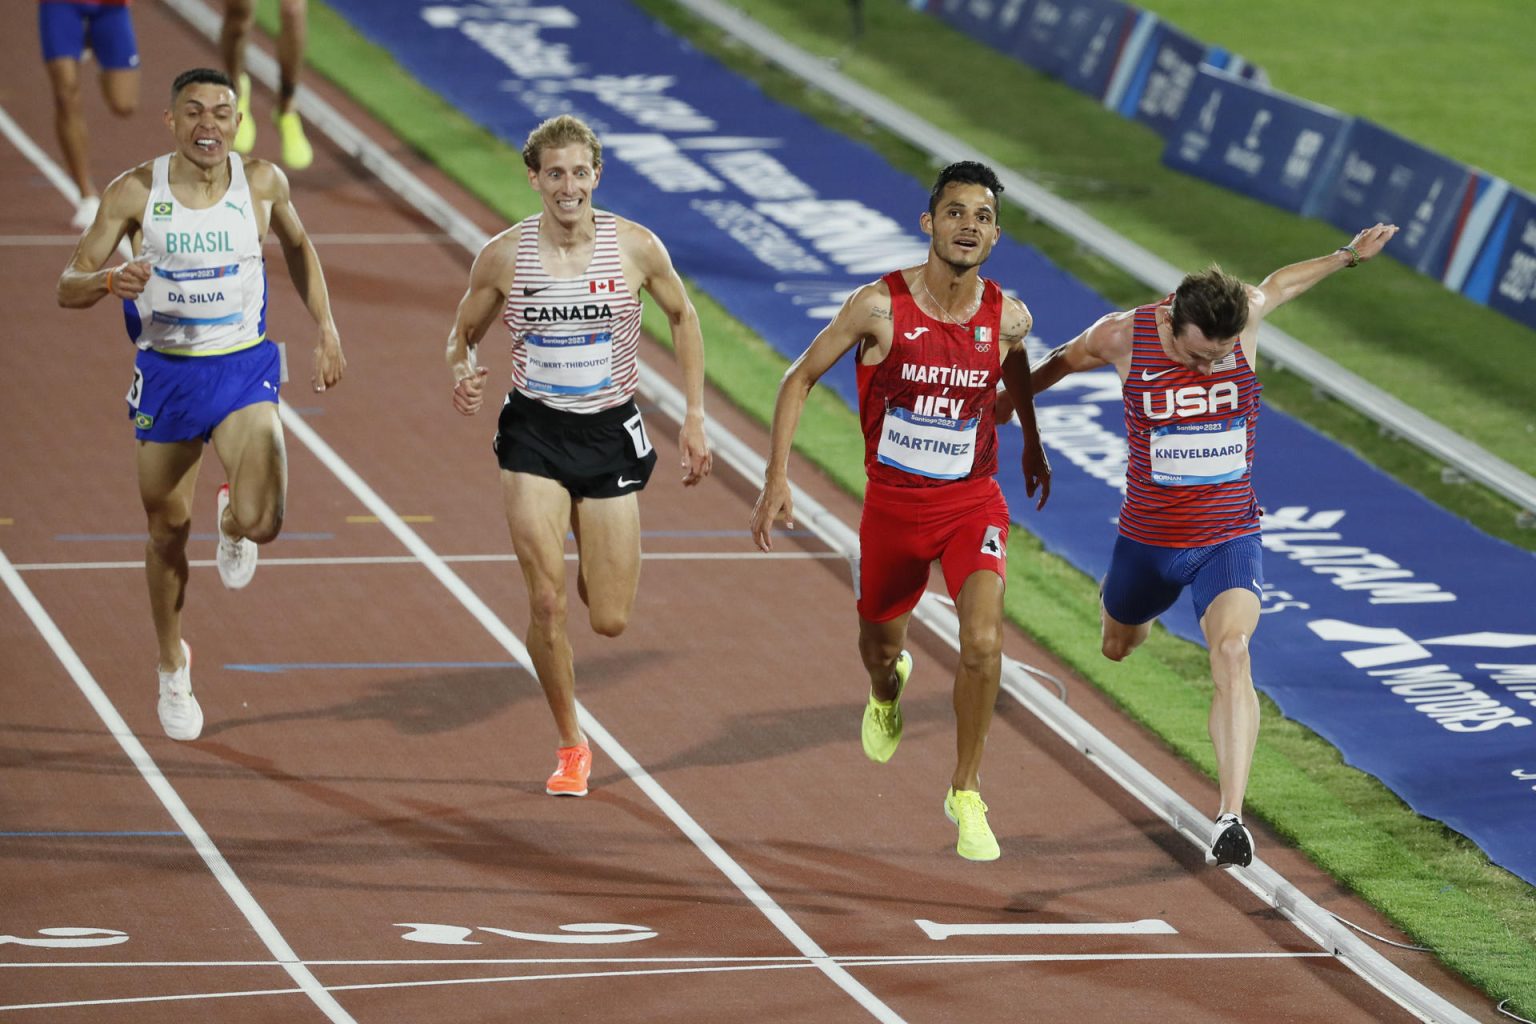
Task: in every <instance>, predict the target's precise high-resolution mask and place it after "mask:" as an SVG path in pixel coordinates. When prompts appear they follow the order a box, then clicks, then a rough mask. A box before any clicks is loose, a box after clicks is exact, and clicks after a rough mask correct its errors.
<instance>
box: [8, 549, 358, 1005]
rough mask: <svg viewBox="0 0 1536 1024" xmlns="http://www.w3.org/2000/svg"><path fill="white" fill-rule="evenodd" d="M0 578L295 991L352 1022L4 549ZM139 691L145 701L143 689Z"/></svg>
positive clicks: (146, 693)
mask: <svg viewBox="0 0 1536 1024" xmlns="http://www.w3.org/2000/svg"><path fill="white" fill-rule="evenodd" d="M0 579H3V580H4V581H5V585H6V587H7V588H8V589H9V590H10V592H11V595H12V596H13V597H15V598H16V603H17V604H19V605H20V606H21V609H22V611H24V612H26V614H27V617H28V618H29V619H31V620H32V625H33V626H34V627H35V628H36V629H37V631H38V633H39V635H41V636H42V638H43V639H44V641H46V642H47V644H48V646H49V647H50V648H51V649H52V650H53V653H54V656H55V657H57V658H58V659H59V663H60V664H61V665H63V666H64V670H65V671H66V672H68V673H69V677H70V678H71V679H73V680H74V682H75V685H76V686H77V687H79V688H80V692H81V693H82V694H84V695H85V699H86V700H87V701H88V702H89V703H90V705H91V707H92V708H93V709H95V711H96V714H97V715H98V716H100V718H101V720H102V722H103V723H104V724H105V725H106V727H107V731H108V732H109V733H111V734H112V738H113V739H115V740H117V743H118V746H120V747H122V748H123V753H125V754H127V755H128V760H130V761H132V762H133V766H134V767H135V768H137V769H138V771H139V774H140V775H141V776H143V778H144V781H145V782H146V783H148V784H149V788H150V790H151V791H152V792H153V793H154V794H155V796H156V797H158V798H159V800H160V803H161V804H162V805H164V807H165V809H166V811H168V812H169V813H170V815H171V819H172V820H173V821H175V822H176V827H177V828H179V829H181V831H182V832H183V833H185V835H186V837H187V840H188V841H189V842H190V843H191V844H192V848H193V849H194V850H196V851H197V854H198V856H200V857H201V858H202V859H203V863H204V864H206V865H207V866H208V870H209V871H211V872H212V873H213V877H214V879H215V880H217V881H218V883H219V885H220V886H221V887H222V888H223V889H224V891H225V893H227V894H228V895H229V898H230V899H231V900H232V901H234V904H235V906H236V907H238V908H239V909H240V913H242V914H243V915H245V919H246V920H247V921H248V922H250V925H251V928H252V930H254V931H255V932H256V934H257V935H258V936H259V937H260V938H261V941H262V944H263V945H264V946H266V947H267V949H268V951H270V952H271V954H272V957H273V959H274V960H275V961H276V962H277V964H278V965H279V966H281V967H282V968H283V970H285V971H287V972H288V976H289V977H290V978H292V979H293V980H294V982H295V984H297V985H298V987H299V991H301V992H303V993H304V994H305V995H307V996H308V997H309V998H310V999H311V1000H312V1001H313V1002H314V1003H315V1005H316V1006H318V1007H319V1008H320V1009H321V1010H322V1011H323V1012H324V1013H325V1015H326V1016H327V1017H329V1018H330V1019H331V1020H332V1021H333V1022H335V1024H353V1021H352V1018H351V1017H350V1016H349V1015H348V1014H347V1012H346V1011H345V1010H343V1009H342V1008H341V1005H340V1004H339V1003H337V1002H336V1000H335V999H334V998H333V997H332V996H331V995H330V993H328V992H327V991H326V990H325V988H324V986H322V985H321V984H320V982H319V980H318V979H317V978H316V977H315V976H314V975H313V974H311V973H310V971H309V968H308V967H306V966H304V964H303V963H302V962H301V961H300V960H299V958H298V956H297V954H295V953H294V951H293V949H292V948H291V947H289V945H288V942H287V940H286V939H284V938H283V936H282V933H280V932H279V931H278V930H277V926H276V925H275V924H273V923H272V919H271V918H269V917H268V916H267V913H266V911H264V910H262V909H261V905H260V904H259V903H257V902H256V898H255V897H254V896H252V895H251V892H250V890H249V889H247V888H246V887H245V883H244V882H242V881H240V879H239V878H238V877H237V876H236V875H235V872H234V869H233V868H231V867H230V866H229V862H228V861H226V860H225V859H224V855H223V854H222V853H220V852H219V849H218V847H216V846H214V844H213V840H212V839H211V838H209V836H208V833H207V832H205V831H203V826H202V824H201V823H199V822H198V820H197V818H196V817H194V816H193V814H192V812H191V810H189V809H188V808H187V805H186V804H185V803H183V802H182V799H181V797H180V796H179V795H178V794H177V792H176V790H175V787H173V786H172V785H171V784H170V782H169V781H168V780H167V779H166V778H165V776H164V775H163V774H162V773H161V771H160V766H159V765H157V764H156V763H155V761H154V759H153V758H152V757H150V756H149V751H147V750H145V749H144V745H143V744H142V743H140V742H139V738H138V737H137V736H135V735H134V734H133V730H131V729H129V728H128V723H127V722H125V721H123V717H122V715H120V714H118V712H117V708H115V707H113V706H112V701H111V700H110V699H109V698H108V697H107V695H106V693H105V692H103V691H102V689H101V686H100V685H99V684H98V683H97V682H96V680H95V678H94V677H92V675H91V673H90V670H89V669H87V668H86V667H85V663H84V662H82V661H81V660H80V656H79V655H77V654H76V653H75V650H74V648H73V647H71V646H70V644H69V641H68V640H66V639H65V638H64V634H63V633H62V632H61V631H60V630H59V627H58V626H57V625H55V624H54V621H53V619H52V618H51V617H50V616H49V615H48V612H47V611H46V610H44V608H43V606H42V604H41V603H40V602H39V601H38V600H37V598H36V597H35V596H34V595H33V593H32V591H31V590H30V589H29V588H28V587H27V585H26V583H25V582H23V580H22V578H21V574H20V573H18V572H17V571H16V570H15V568H14V567H13V566H12V565H11V560H10V559H9V558H7V557H6V555H5V552H4V551H0ZM144 693H145V697H146V699H148V694H149V689H148V687H147V686H146V688H145V690H144Z"/></svg>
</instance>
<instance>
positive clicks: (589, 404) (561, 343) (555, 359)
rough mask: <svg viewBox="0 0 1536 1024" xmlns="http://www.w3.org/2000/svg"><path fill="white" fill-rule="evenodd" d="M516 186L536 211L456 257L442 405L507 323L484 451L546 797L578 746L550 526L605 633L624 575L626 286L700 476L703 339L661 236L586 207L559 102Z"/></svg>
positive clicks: (582, 789) (630, 548)
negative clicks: (658, 320)
mask: <svg viewBox="0 0 1536 1024" xmlns="http://www.w3.org/2000/svg"><path fill="white" fill-rule="evenodd" d="M523 163H524V164H525V165H526V166H527V169H528V184H529V185H530V186H531V187H532V188H533V189H534V191H535V192H537V193H538V194H539V196H540V198H541V199H542V201H543V210H542V211H541V212H540V213H538V214H537V215H535V216H533V217H529V218H528V219H526V220H524V221H521V222H519V223H517V224H515V225H513V226H512V227H510V228H508V229H507V230H506V231H503V232H502V233H501V234H499V235H497V236H496V237H495V238H493V239H491V240H490V241H489V242H487V243H486V245H485V247H484V248H483V249H481V250H480V254H479V255H478V256H477V257H476V258H475V265H474V267H473V268H472V269H471V270H470V277H469V287H468V289H467V290H466V292H465V293H464V298H463V299H462V300H461V301H460V302H459V309H458V314H457V316H456V317H455V319H454V324H453V328H452V330H451V331H450V332H449V335H448V350H447V360H448V368H449V370H450V371H451V372H452V374H453V382H454V383H453V407H454V408H455V409H457V410H458V411H459V412H460V413H461V414H463V415H466V416H473V415H474V414H475V413H476V412H478V411H479V410H480V407H481V405H482V404H484V398H485V380H486V376H487V374H488V373H489V371H488V369H487V368H485V367H483V366H480V365H479V363H478V361H477V359H476V356H475V353H476V351H477V347H478V346H479V344H480V341H481V339H483V338H484V337H485V334H486V331H487V330H489V329H490V326H491V324H492V323H493V322H494V321H495V320H496V318H497V317H498V316H500V318H501V320H502V322H503V323H505V324H506V326H507V329H508V330H509V331H511V333H512V350H511V355H512V367H511V371H512V373H511V383H512V388H511V390H510V391H509V392H508V393H507V396H506V399H505V401H504V402H503V403H502V407H501V414H500V417H499V419H498V421H497V430H496V437H495V440H494V442H493V448H494V450H495V452H496V459H497V462H498V464H499V465H500V466H501V478H502V495H503V500H504V505H505V509H506V515H507V526H508V528H509V529H510V530H511V533H512V546H513V549H514V550H515V551H516V552H517V558H518V565H519V567H520V568H521V569H522V572H523V581H524V583H525V585H526V586H527V588H528V596H529V605H530V608H531V621H530V623H529V626H528V636H527V640H526V643H527V646H528V653H529V655H530V656H531V657H532V659H533V664H534V668H535V670H536V671H537V673H538V677H539V683H540V685H541V686H543V688H544V696H545V699H546V700H547V701H548V703H549V708H550V711H551V712H552V713H553V714H554V718H555V731H556V733H557V734H558V739H559V743H558V747H557V749H556V752H555V761H556V766H555V771H554V774H552V775H551V776H550V777H549V779H548V781H547V782H546V783H545V786H544V788H545V792H547V793H549V794H550V795H551V796H585V795H586V793H587V778H588V775H589V774H590V772H591V767H592V751H591V748H590V746H589V745H588V743H587V738H586V736H585V735H584V734H583V732H582V730H581V725H580V723H579V721H578V720H577V713H576V680H575V667H574V664H573V661H572V657H571V645H570V641H569V640H568V638H567V634H566V632H565V629H566V626H565V621H566V615H565V607H566V592H565V536H566V532H567V531H568V530H572V531H574V532H575V535H576V548H577V557H578V560H579V563H580V566H579V571H578V573H577V579H578V594H579V595H580V597H581V599H582V601H583V602H584V603H585V604H586V606H587V616H588V619H589V621H590V623H591V625H592V629H593V630H594V631H595V632H597V633H599V634H601V635H603V636H611V637H616V636H618V635H619V634H620V633H622V632H623V631H624V629H625V627H626V626H627V625H628V623H629V617H630V613H631V612H632V611H633V609H634V605H635V594H636V590H637V587H638V585H639V580H640V506H639V502H638V500H637V497H638V494H639V492H640V490H641V489H642V488H644V487H645V485H646V482H647V481H648V480H649V479H650V475H651V470H652V469H653V468H654V466H655V465H656V453H655V451H654V450H653V449H652V447H651V442H650V438H649V437H647V435H646V432H645V424H644V422H643V421H642V419H641V416H640V410H639V409H638V408H637V407H636V405H635V400H634V395H635V389H636V387H637V386H638V384H639V364H638V361H637V358H636V353H637V349H638V346H639V339H640V312H641V307H640V292H641V290H644V291H646V292H649V293H650V295H651V298H653V299H655V300H656V304H657V305H658V306H659V307H660V308H661V310H662V312H664V313H665V314H666V316H667V321H668V323H669V325H670V327H671V332H672V347H673V350H674V351H675V352H676V354H677V362H678V366H679V367H680V368H681V370H682V374H683V391H684V397H685V399H686V402H687V412H686V414H685V416H684V419H683V426H682V431H681V433H680V435H679V438H678V447H679V449H680V450H681V461H682V464H681V469H682V482H683V485H684V486H685V487H692V486H693V485H695V484H697V483H698V482H699V481H701V480H703V479H704V478H705V477H706V476H708V475H709V471H710V467H711V464H712V457H711V454H710V450H709V441H708V439H707V438H706V436H705V432H704V341H703V338H702V337H701V336H700V334H699V319H698V315H697V314H696V313H695V312H694V309H693V303H692V302H691V301H690V300H689V298H688V293H687V291H686V290H685V289H684V288H683V282H682V279H681V278H680V277H678V275H677V271H676V270H674V269H673V267H672V259H671V257H670V256H668V255H667V250H666V247H665V246H663V245H662V244H661V240H660V239H659V238H657V237H656V236H655V235H654V234H652V233H651V232H650V231H649V230H647V229H646V228H644V227H642V226H641V225H639V224H637V223H635V222H634V221H631V220H627V219H625V218H623V217H618V216H615V215H614V214H611V213H607V212H605V211H602V210H596V209H593V207H592V192H593V190H595V189H596V188H597V185H598V182H599V180H601V177H602V169H603V147H602V144H601V143H600V142H599V141H598V139H597V136H596V135H594V134H593V132H592V130H591V129H590V128H588V127H587V126H586V125H585V124H583V123H582V122H581V121H580V120H578V119H576V118H574V117H571V116H569V115H563V116H560V117H555V118H551V119H549V120H548V121H545V122H544V123H543V124H541V125H539V126H538V127H537V128H535V129H534V130H533V132H532V133H531V134H530V135H529V136H528V140H527V142H526V143H525V145H524V146H523Z"/></svg>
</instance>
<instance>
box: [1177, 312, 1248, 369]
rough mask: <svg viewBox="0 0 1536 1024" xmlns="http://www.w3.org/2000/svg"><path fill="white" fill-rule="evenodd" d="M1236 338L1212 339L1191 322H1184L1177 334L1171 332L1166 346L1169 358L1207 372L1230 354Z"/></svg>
mask: <svg viewBox="0 0 1536 1024" xmlns="http://www.w3.org/2000/svg"><path fill="white" fill-rule="evenodd" d="M1236 345H1237V339H1236V338H1227V339H1225V340H1213V339H1211V338H1208V337H1206V336H1205V332H1204V331H1201V330H1200V329H1199V328H1198V327H1196V326H1194V325H1193V324H1185V325H1184V326H1183V327H1181V328H1180V329H1179V333H1178V334H1171V335H1170V336H1169V342H1168V345H1167V346H1166V347H1167V350H1168V355H1169V358H1171V359H1172V360H1173V361H1174V362H1176V363H1178V364H1180V365H1182V366H1187V367H1189V368H1190V369H1191V370H1194V371H1195V372H1196V373H1198V374H1202V375H1205V374H1209V373H1210V372H1211V367H1213V366H1214V365H1216V364H1217V363H1219V362H1221V360H1223V359H1225V358H1226V357H1227V356H1229V355H1231V354H1232V349H1233V348H1234V347H1236Z"/></svg>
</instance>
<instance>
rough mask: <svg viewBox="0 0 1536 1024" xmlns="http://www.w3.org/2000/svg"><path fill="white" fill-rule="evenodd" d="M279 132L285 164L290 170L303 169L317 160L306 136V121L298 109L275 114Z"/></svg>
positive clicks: (274, 118)
mask: <svg viewBox="0 0 1536 1024" xmlns="http://www.w3.org/2000/svg"><path fill="white" fill-rule="evenodd" d="M273 120H274V121H276V122H277V134H278V137H279V138H280V139H281V140H282V143H283V166H284V167H286V168H288V169H289V170H290V171H302V170H303V169H304V168H306V167H308V166H309V165H310V164H312V163H314V162H315V150H314V148H313V147H312V146H310V144H309V139H307V138H305V137H304V122H303V121H301V120H300V119H299V112H298V111H297V110H290V111H288V113H286V114H275V115H273Z"/></svg>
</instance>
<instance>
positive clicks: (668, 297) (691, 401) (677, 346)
mask: <svg viewBox="0 0 1536 1024" xmlns="http://www.w3.org/2000/svg"><path fill="white" fill-rule="evenodd" d="M618 224H619V251H620V253H621V254H622V255H623V257H624V261H625V262H626V263H628V264H629V265H631V266H633V267H634V268H635V270H636V271H637V272H638V273H639V275H640V287H642V288H644V289H645V290H646V291H647V292H649V293H650V295H651V298H653V299H655V300H656V305H657V306H659V307H661V311H662V312H663V313H665V314H666V315H667V326H668V328H669V329H670V330H671V333H672V351H673V354H674V355H675V356H676V358H677V366H678V369H680V370H681V371H682V373H683V396H684V399H685V400H686V402H687V411H686V412H685V414H684V415H683V426H682V430H681V432H680V433H679V434H678V448H679V449H680V450H681V452H682V469H683V486H685V487H692V486H693V485H694V484H696V483H698V482H699V481H700V480H703V479H704V478H705V477H707V476H709V471H710V469H711V468H712V467H713V465H714V454H713V453H712V452H711V451H710V450H709V438H708V437H706V436H705V432H704V335H703V333H702V332H701V331H700V330H699V314H698V312H697V311H696V310H695V309H694V308H693V301H692V300H691V299H689V298H688V290H687V289H686V288H684V287H683V279H682V278H681V277H679V276H678V274H677V270H676V268H674V267H673V266H672V257H671V255H669V254H668V253H667V247H666V246H664V245H662V244H661V239H659V238H657V237H656V235H655V233H654V232H652V231H650V230H649V229H647V228H645V227H642V226H641V225H639V224H636V223H635V222H634V221H630V220H625V219H623V218H619V222H618Z"/></svg>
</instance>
